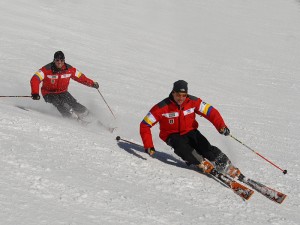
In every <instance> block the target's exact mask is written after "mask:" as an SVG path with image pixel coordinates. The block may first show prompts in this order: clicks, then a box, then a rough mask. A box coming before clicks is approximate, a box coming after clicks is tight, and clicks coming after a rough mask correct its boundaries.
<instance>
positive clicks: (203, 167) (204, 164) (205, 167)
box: [197, 160, 214, 173]
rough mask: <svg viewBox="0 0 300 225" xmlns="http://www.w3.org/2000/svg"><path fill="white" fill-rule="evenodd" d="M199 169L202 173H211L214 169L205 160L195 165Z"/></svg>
mask: <svg viewBox="0 0 300 225" xmlns="http://www.w3.org/2000/svg"><path fill="white" fill-rule="evenodd" d="M197 167H198V168H199V169H201V170H202V171H203V173H211V171H212V170H213V169H214V165H213V164H212V163H211V162H209V161H206V160H203V161H202V162H201V163H200V164H198V165H197Z"/></svg>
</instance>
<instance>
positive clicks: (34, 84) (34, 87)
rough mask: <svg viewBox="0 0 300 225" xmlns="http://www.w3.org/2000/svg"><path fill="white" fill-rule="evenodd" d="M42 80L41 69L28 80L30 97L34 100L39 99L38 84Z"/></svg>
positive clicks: (42, 73)
mask: <svg viewBox="0 0 300 225" xmlns="http://www.w3.org/2000/svg"><path fill="white" fill-rule="evenodd" d="M43 79H44V72H43V71H42V69H40V70H39V71H37V72H36V73H35V74H34V75H33V76H32V77H31V80H30V86H31V96H32V98H33V99H34V100H39V99H40V95H39V93H40V83H41V82H42V81H43Z"/></svg>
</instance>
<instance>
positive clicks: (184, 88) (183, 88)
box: [173, 80, 188, 93]
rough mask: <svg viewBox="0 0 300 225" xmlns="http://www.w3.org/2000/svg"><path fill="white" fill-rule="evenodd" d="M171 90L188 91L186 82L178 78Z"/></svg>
mask: <svg viewBox="0 0 300 225" xmlns="http://www.w3.org/2000/svg"><path fill="white" fill-rule="evenodd" d="M173 91H175V92H184V93H187V92H188V83H187V82H186V81H184V80H178V81H176V82H175V83H174V86H173Z"/></svg>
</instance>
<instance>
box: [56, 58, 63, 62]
mask: <svg viewBox="0 0 300 225" xmlns="http://www.w3.org/2000/svg"><path fill="white" fill-rule="evenodd" d="M54 61H55V62H59V61H61V62H64V61H65V59H54Z"/></svg>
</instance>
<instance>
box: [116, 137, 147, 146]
mask: <svg viewBox="0 0 300 225" xmlns="http://www.w3.org/2000/svg"><path fill="white" fill-rule="evenodd" d="M116 140H117V141H120V140H121V141H124V142H127V143H129V144H133V145H136V146H138V147H142V148H143V146H142V145H140V144H137V143H134V142H132V141H128V140H126V139H123V138H121V137H120V136H117V137H116Z"/></svg>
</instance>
